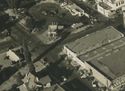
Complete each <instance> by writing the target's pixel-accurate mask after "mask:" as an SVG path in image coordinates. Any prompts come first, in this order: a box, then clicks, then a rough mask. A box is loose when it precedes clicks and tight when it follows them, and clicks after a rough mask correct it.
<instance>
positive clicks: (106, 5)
mask: <svg viewBox="0 0 125 91" xmlns="http://www.w3.org/2000/svg"><path fill="white" fill-rule="evenodd" d="M96 3H97V10H98V11H99V12H100V13H102V14H103V15H105V16H106V17H110V16H112V15H113V14H115V13H116V10H118V9H120V8H122V7H123V6H125V0H96Z"/></svg>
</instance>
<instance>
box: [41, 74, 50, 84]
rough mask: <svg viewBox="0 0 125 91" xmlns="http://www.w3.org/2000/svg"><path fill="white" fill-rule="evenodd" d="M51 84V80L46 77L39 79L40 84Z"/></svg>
mask: <svg viewBox="0 0 125 91" xmlns="http://www.w3.org/2000/svg"><path fill="white" fill-rule="evenodd" d="M50 82H51V78H50V77H49V76H48V75H47V76H44V77H42V78H41V79H40V83H42V84H47V83H50Z"/></svg>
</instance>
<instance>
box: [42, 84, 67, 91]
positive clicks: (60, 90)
mask: <svg viewBox="0 0 125 91" xmlns="http://www.w3.org/2000/svg"><path fill="white" fill-rule="evenodd" d="M43 91H65V90H64V89H63V88H62V87H61V86H59V85H58V84H55V85H53V86H51V87H49V88H45V89H43Z"/></svg>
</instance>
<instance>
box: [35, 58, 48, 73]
mask: <svg viewBox="0 0 125 91" xmlns="http://www.w3.org/2000/svg"><path fill="white" fill-rule="evenodd" d="M47 65H48V64H47V63H45V62H44V60H43V59H42V60H40V61H37V62H35V63H34V67H35V71H36V72H40V71H41V70H43V69H45V68H46V66H47Z"/></svg>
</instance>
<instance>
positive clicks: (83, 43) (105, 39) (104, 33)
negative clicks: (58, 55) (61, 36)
mask: <svg viewBox="0 0 125 91" xmlns="http://www.w3.org/2000/svg"><path fill="white" fill-rule="evenodd" d="M123 36H124V35H123V34H122V33H120V32H119V31H117V30H116V29H115V28H114V27H112V26H109V27H107V28H104V29H102V30H100V31H97V32H94V33H91V34H88V35H86V36H85V37H82V38H80V39H77V40H75V41H73V42H70V43H67V44H66V45H65V46H66V47H67V48H69V49H70V50H71V51H73V52H74V53H76V55H82V54H85V53H86V52H89V51H92V50H94V49H96V48H99V47H101V46H103V45H106V44H108V43H111V42H113V41H115V40H118V39H120V38H122V37H123Z"/></svg>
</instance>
